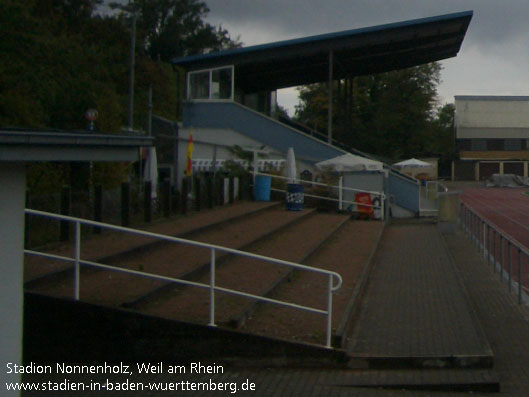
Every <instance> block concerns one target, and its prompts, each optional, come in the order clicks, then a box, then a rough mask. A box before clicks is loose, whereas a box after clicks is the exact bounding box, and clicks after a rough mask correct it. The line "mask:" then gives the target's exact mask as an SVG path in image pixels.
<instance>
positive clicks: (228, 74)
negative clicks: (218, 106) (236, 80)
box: [211, 68, 232, 99]
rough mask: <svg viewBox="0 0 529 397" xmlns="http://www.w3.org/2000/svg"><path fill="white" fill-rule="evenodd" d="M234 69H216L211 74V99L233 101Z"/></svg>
mask: <svg viewBox="0 0 529 397" xmlns="http://www.w3.org/2000/svg"><path fill="white" fill-rule="evenodd" d="M231 82H232V68H224V69H216V70H213V71H212V72H211V98H213V99H231V88H232V87H231V86H232V84H231Z"/></svg>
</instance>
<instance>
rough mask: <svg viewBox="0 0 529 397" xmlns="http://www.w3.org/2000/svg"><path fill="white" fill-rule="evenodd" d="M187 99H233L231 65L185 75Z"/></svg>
mask: <svg viewBox="0 0 529 397" xmlns="http://www.w3.org/2000/svg"><path fill="white" fill-rule="evenodd" d="M187 76H188V77H187V89H188V91H187V92H188V95H187V97H188V99H191V100H193V99H228V100H232V99H233V66H229V67H224V68H216V69H208V70H200V71H197V72H190V73H188V75H187Z"/></svg>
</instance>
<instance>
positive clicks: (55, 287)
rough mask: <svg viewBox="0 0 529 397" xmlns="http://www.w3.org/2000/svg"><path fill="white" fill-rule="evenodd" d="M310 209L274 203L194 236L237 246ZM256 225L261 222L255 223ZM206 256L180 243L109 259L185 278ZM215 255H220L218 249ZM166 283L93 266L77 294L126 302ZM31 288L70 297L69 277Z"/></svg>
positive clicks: (204, 262)
mask: <svg viewBox="0 0 529 397" xmlns="http://www.w3.org/2000/svg"><path fill="white" fill-rule="evenodd" d="M312 211H313V210H305V211H301V212H288V213H287V212H286V211H284V210H282V209H280V208H277V209H276V208H274V209H270V210H268V211H265V212H260V213H258V214H255V215H253V216H249V217H246V218H238V219H237V220H236V221H232V222H228V223H224V224H223V225H220V226H217V227H215V228H208V229H207V230H204V231H203V232H201V233H199V234H196V235H195V236H194V237H195V240H196V241H201V242H206V243H210V244H216V245H220V246H227V247H229V248H235V249H238V248H241V247H243V246H245V245H248V244H250V243H253V242H255V241H257V240H259V239H262V238H264V237H266V236H268V235H269V234H271V233H275V232H276V231H277V230H279V229H281V228H282V227H285V226H286V225H289V224H291V223H293V222H296V221H298V220H299V219H301V218H303V217H306V216H309V215H310V214H311V213H312ZM256 224H259V225H260V226H261V227H259V228H256V227H255V225H256ZM209 258H210V250H209V249H204V248H199V247H193V246H189V245H183V244H170V245H167V244H164V245H161V246H155V247H153V248H149V249H147V250H143V251H142V252H141V253H137V254H136V255H135V256H134V257H132V258H128V260H122V261H120V262H119V263H111V264H113V265H115V266H119V267H121V268H126V269H131V270H139V271H144V272H148V273H152V274H156V275H161V276H167V277H174V278H183V277H187V278H189V277H188V276H189V275H190V274H192V273H193V272H197V270H200V269H202V268H204V267H209ZM219 260H222V255H220V254H219ZM167 285H168V282H167V281H161V280H154V279H150V278H142V277H140V276H137V275H132V274H127V273H122V272H117V271H110V270H104V271H97V272H91V273H87V274H83V275H81V285H80V291H81V292H80V298H81V300H83V301H86V302H91V303H97V304H103V305H112V306H120V305H123V304H129V305H130V303H131V302H136V301H138V300H141V299H143V298H144V297H145V296H146V295H151V294H153V292H155V291H158V290H160V289H162V288H164V287H166V286H167ZM31 290H32V291H33V292H38V293H41V294H47V295H51V296H56V297H65V298H69V297H72V296H73V282H72V280H71V279H65V280H62V281H61V282H50V283H40V284H39V285H37V286H35V287H33V288H32V289H31Z"/></svg>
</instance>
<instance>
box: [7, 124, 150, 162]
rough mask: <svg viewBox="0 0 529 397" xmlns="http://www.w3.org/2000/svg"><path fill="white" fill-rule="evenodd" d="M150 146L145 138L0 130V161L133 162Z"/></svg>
mask: <svg viewBox="0 0 529 397" xmlns="http://www.w3.org/2000/svg"><path fill="white" fill-rule="evenodd" d="M152 144H153V138H151V137H145V136H130V135H102V134H94V133H92V132H90V131H79V132H73V133H72V132H60V131H49V130H38V129H0V161H24V162H25V161H133V160H137V158H138V148H139V147H141V146H152Z"/></svg>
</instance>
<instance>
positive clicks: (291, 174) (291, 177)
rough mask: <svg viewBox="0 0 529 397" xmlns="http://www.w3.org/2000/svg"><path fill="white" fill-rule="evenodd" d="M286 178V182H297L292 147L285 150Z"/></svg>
mask: <svg viewBox="0 0 529 397" xmlns="http://www.w3.org/2000/svg"><path fill="white" fill-rule="evenodd" d="M286 168H287V178H288V183H296V182H297V173H296V156H294V149H293V148H291V147H289V148H288V151H287V162H286Z"/></svg>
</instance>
